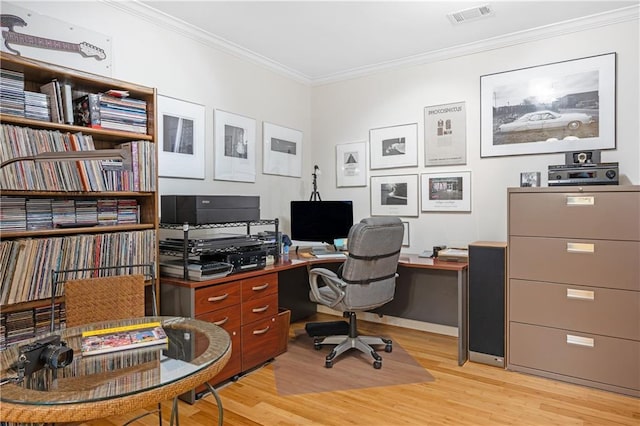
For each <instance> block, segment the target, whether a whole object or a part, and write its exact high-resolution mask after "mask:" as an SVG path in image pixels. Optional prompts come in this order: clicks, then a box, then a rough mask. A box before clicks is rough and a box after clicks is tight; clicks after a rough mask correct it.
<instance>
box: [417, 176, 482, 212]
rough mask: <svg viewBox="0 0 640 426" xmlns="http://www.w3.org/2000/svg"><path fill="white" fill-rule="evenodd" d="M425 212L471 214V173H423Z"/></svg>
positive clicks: (423, 209)
mask: <svg viewBox="0 0 640 426" xmlns="http://www.w3.org/2000/svg"><path fill="white" fill-rule="evenodd" d="M421 178H422V182H421V188H422V211H423V212H437V211H440V212H470V211H471V172H450V173H423V174H422V175H421Z"/></svg>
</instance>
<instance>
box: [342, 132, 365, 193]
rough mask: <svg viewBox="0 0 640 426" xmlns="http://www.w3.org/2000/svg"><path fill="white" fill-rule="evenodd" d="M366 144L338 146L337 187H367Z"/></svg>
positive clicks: (356, 143)
mask: <svg viewBox="0 0 640 426" xmlns="http://www.w3.org/2000/svg"><path fill="white" fill-rule="evenodd" d="M366 147H367V145H366V143H365V142H354V143H345V144H341V145H336V179H337V180H336V186H337V187H339V188H340V187H344V186H367V165H366V162H367V158H366V155H365V152H366Z"/></svg>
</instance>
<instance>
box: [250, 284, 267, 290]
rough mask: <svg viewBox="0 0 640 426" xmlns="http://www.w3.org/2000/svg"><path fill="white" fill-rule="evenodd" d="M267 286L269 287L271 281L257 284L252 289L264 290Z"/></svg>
mask: <svg viewBox="0 0 640 426" xmlns="http://www.w3.org/2000/svg"><path fill="white" fill-rule="evenodd" d="M267 287H269V283H264V284H262V285H255V286H253V287H251V290H253V291H261V290H264V289H265V288H267Z"/></svg>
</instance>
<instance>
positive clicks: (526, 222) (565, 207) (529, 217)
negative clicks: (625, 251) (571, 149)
mask: <svg viewBox="0 0 640 426" xmlns="http://www.w3.org/2000/svg"><path fill="white" fill-rule="evenodd" d="M638 217H640V192H638V191H635V192H633V191H623V190H613V191H611V192H584V193H580V192H575V193H571V192H565V193H562V192H560V193H556V192H546V193H510V194H509V234H510V235H522V236H526V235H530V236H546V237H569V238H571V237H581V238H593V239H611V240H640V221H639V220H638Z"/></svg>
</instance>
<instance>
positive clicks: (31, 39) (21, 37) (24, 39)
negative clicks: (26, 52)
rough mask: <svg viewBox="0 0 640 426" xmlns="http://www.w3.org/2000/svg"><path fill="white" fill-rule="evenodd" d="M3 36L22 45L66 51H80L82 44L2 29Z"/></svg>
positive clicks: (10, 41)
mask: <svg viewBox="0 0 640 426" xmlns="http://www.w3.org/2000/svg"><path fill="white" fill-rule="evenodd" d="M2 37H3V38H4V39H5V40H6V41H8V42H9V43H15V44H19V45H21V46H29V47H39V48H41V49H50V50H62V51H65V52H80V45H79V44H77V43H69V42H66V41H59V40H52V39H49V38H44V37H37V36H32V35H28V34H22V33H16V32H13V31H2Z"/></svg>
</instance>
